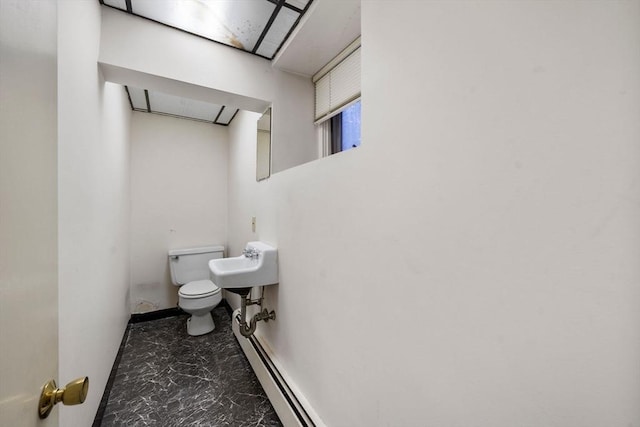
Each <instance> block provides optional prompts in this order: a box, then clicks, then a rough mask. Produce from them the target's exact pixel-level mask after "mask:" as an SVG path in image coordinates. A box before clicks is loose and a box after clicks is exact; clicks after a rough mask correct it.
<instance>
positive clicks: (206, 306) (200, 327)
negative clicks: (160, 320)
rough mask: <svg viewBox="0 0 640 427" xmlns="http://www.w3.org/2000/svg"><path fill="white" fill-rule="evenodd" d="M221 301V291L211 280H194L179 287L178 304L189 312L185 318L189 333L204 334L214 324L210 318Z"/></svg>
mask: <svg viewBox="0 0 640 427" xmlns="http://www.w3.org/2000/svg"><path fill="white" fill-rule="evenodd" d="M220 301H222V291H221V289H220V288H219V287H217V286H216V285H214V284H213V282H212V281H211V280H195V281H193V282H189V283H187V284H186V285H183V286H181V287H180V290H179V291H178V306H180V308H181V309H183V310H184V311H186V312H187V313H189V314H191V317H190V318H189V320H187V333H188V334H189V335H204V334H206V333H209V332H211V331H213V330H214V329H215V327H216V325H215V324H214V323H213V319H212V318H211V310H213V309H214V308H215V307H216V306H217V305H218V304H220Z"/></svg>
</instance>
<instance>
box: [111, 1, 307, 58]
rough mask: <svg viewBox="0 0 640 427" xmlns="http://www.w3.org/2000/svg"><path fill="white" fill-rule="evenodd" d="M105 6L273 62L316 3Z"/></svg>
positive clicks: (133, 3)
mask: <svg viewBox="0 0 640 427" xmlns="http://www.w3.org/2000/svg"><path fill="white" fill-rule="evenodd" d="M99 1H100V3H101V4H104V5H106V6H109V7H112V8H115V9H118V10H121V11H123V12H126V13H129V14H131V15H135V16H139V17H142V18H145V19H149V20H152V21H155V22H158V23H161V24H164V25H168V26H170V27H173V28H176V29H178V30H181V31H185V32H187V33H191V34H194V35H197V36H200V37H203V38H206V39H209V40H212V41H215V42H218V43H222V44H225V45H227V46H230V47H233V48H236V49H240V50H243V51H245V52H249V53H252V54H254V55H258V56H261V57H263V58H267V59H273V57H274V56H275V55H276V53H277V52H278V51H279V50H280V48H281V47H282V45H283V44H284V43H285V41H286V40H287V38H288V37H289V35H290V34H291V33H292V32H293V30H294V29H295V27H296V25H297V24H298V22H300V20H301V18H302V17H303V15H304V14H305V12H306V11H307V10H308V9H309V6H310V5H311V4H312V2H313V0H99Z"/></svg>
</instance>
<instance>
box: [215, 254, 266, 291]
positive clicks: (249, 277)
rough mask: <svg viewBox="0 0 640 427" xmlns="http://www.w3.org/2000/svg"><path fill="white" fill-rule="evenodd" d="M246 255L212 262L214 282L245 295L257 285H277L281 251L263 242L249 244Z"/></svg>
mask: <svg viewBox="0 0 640 427" xmlns="http://www.w3.org/2000/svg"><path fill="white" fill-rule="evenodd" d="M244 253H245V254H244V255H240V256H237V257H231V258H218V259H212V260H211V261H209V271H210V272H211V275H210V276H211V281H212V282H213V283H215V284H216V286H217V287H219V288H223V289H225V290H227V291H230V292H233V293H236V294H240V295H246V294H248V293H249V292H250V291H251V288H252V287H254V286H266V285H274V284H276V283H278V250H277V249H276V248H274V247H273V246H271V245H268V244H266V243H264V242H249V243H247V246H246V248H245V250H244Z"/></svg>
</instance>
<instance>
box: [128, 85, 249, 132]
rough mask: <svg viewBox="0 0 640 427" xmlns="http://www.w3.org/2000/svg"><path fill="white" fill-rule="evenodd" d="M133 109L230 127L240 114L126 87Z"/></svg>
mask: <svg viewBox="0 0 640 427" xmlns="http://www.w3.org/2000/svg"><path fill="white" fill-rule="evenodd" d="M124 88H125V90H126V91H127V95H128V96H129V103H130V104H131V109H132V110H134V111H142V112H144V113H155V114H161V115H163V116H172V117H179V118H182V119H191V120H197V121H200V122H207V123H213V124H216V125H223V126H228V125H229V124H230V123H231V121H232V120H233V118H234V117H235V116H236V114H237V113H238V109H237V108H232V107H227V106H224V105H218V104H212V103H209V102H203V101H197V100H195V99H188V98H181V97H178V96H173V95H167V94H165V93H160V92H157V91H152V90H146V89H139V88H136V87H130V86H125V87H124Z"/></svg>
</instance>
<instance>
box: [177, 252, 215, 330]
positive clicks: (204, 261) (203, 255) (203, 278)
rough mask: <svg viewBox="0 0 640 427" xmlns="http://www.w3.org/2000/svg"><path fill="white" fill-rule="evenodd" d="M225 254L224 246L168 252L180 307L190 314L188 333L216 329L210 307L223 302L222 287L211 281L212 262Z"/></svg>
mask: <svg viewBox="0 0 640 427" xmlns="http://www.w3.org/2000/svg"><path fill="white" fill-rule="evenodd" d="M223 256H224V247H223V246H204V247H198V248H189V249H173V250H170V251H169V269H170V270H171V281H172V282H173V284H174V285H176V286H179V287H180V288H179V289H178V306H180V308H181V309H183V310H184V311H186V312H187V313H189V314H190V315H191V317H190V318H189V319H188V320H187V333H188V334H189V335H193V336H197V335H204V334H208V333H209V332H211V331H213V330H214V329H215V327H216V326H215V324H214V323H213V318H212V317H211V310H213V309H214V308H215V307H216V306H217V305H218V304H219V303H220V301H222V290H221V289H220V288H219V287H217V286H216V285H214V284H213V282H212V281H211V280H209V261H210V260H212V259H216V258H222V257H223Z"/></svg>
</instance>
